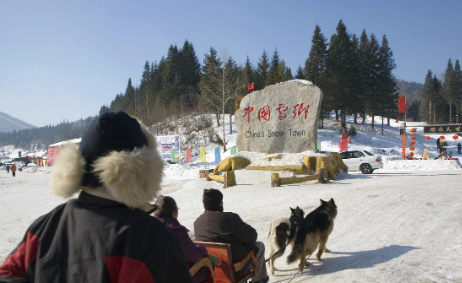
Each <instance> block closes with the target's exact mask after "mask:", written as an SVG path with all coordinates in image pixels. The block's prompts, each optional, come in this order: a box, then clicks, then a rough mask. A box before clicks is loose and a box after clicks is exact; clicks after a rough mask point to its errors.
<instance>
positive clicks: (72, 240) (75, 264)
mask: <svg viewBox="0 0 462 283" xmlns="http://www.w3.org/2000/svg"><path fill="white" fill-rule="evenodd" d="M2 277H3V278H2ZM0 278H2V279H5V278H6V279H9V278H10V279H11V278H18V279H22V280H23V281H21V282H122V281H123V282H156V283H160V282H164V283H169V282H192V280H191V276H190V275H189V269H188V264H187V262H186V258H185V256H184V254H183V251H182V249H181V244H180V240H178V238H177V237H175V236H174V234H173V233H172V232H171V231H170V230H169V229H168V228H167V227H165V225H163V224H162V223H160V222H159V221H158V220H157V219H155V218H154V217H151V216H150V215H149V214H147V213H146V212H145V211H143V210H140V209H130V208H128V207H127V206H125V205H124V204H121V203H119V202H116V201H113V200H109V199H106V198H101V197H97V196H93V195H90V194H87V193H85V192H81V193H80V196H79V197H78V199H71V200H69V201H67V202H66V203H64V204H62V205H60V206H58V207H56V208H55V209H53V210H52V211H51V212H49V213H48V214H45V215H44V216H42V217H40V218H38V219H37V220H35V221H34V223H33V224H32V225H31V226H30V227H29V229H28V230H27V233H26V235H25V237H24V239H23V240H22V242H21V243H20V244H19V246H18V247H17V248H16V249H15V250H14V251H13V252H12V253H11V255H10V256H9V257H8V258H7V259H6V261H5V262H4V263H3V264H2V265H1V266H0ZM128 278H129V279H130V280H128V281H127V279H128ZM2 279H0V281H2ZM6 281H7V282H8V280H6Z"/></svg>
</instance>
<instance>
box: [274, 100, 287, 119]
mask: <svg viewBox="0 0 462 283" xmlns="http://www.w3.org/2000/svg"><path fill="white" fill-rule="evenodd" d="M287 109H289V107H288V106H285V105H284V104H282V103H279V107H278V108H276V110H277V111H278V112H279V120H284V119H285V118H286V117H287V115H286V114H284V113H283V112H286V111H287Z"/></svg>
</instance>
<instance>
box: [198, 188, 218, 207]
mask: <svg viewBox="0 0 462 283" xmlns="http://www.w3.org/2000/svg"><path fill="white" fill-rule="evenodd" d="M222 201H223V194H222V193H221V192H220V191H219V190H217V189H204V194H203V195H202V202H203V203H204V209H205V210H212V211H223V207H222V206H221V202H222Z"/></svg>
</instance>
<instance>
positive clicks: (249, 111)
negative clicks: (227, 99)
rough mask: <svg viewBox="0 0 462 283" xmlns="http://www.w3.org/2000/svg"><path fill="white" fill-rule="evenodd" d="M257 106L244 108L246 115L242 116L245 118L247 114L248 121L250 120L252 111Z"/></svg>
mask: <svg viewBox="0 0 462 283" xmlns="http://www.w3.org/2000/svg"><path fill="white" fill-rule="evenodd" d="M254 109H255V108H253V107H251V106H249V107H247V108H245V109H244V111H245V113H244V116H242V118H244V117H245V116H246V115H247V122H250V113H252V112H253V110H254Z"/></svg>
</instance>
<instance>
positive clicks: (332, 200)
mask: <svg viewBox="0 0 462 283" xmlns="http://www.w3.org/2000/svg"><path fill="white" fill-rule="evenodd" d="M329 204H330V205H333V206H335V207H337V205H335V201H334V199H333V198H331V199H330V200H329Z"/></svg>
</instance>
